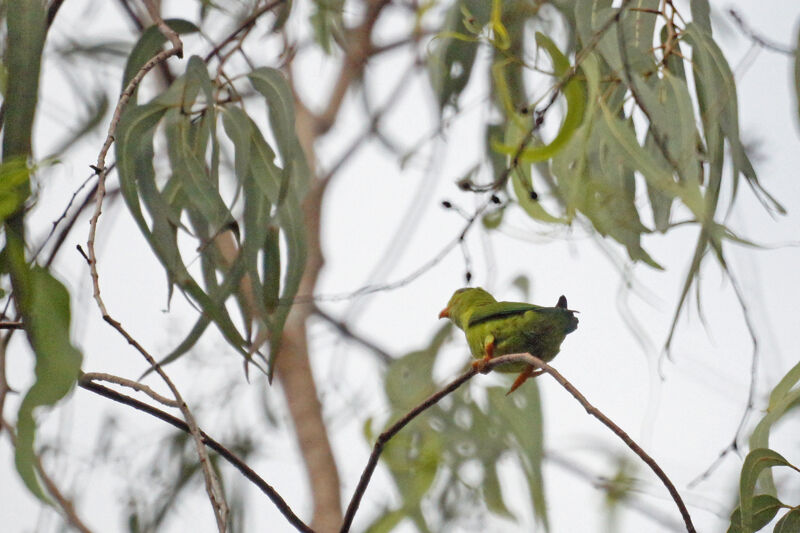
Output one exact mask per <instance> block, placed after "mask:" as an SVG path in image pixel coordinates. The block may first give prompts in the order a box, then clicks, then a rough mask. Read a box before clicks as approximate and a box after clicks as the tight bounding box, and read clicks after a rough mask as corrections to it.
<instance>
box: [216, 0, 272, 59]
mask: <svg viewBox="0 0 800 533" xmlns="http://www.w3.org/2000/svg"><path fill="white" fill-rule="evenodd" d="M284 1H285V0H273V1H272V2H267V3H266V4H264V5H263V6H261V7H260V8H258V9H256V10H255V11H253V13H252V14H251V15H250V16H249V17H247V18H246V19H244V20H243V21H242V23H241V24H239V26H238V27H237V28H236V29H235V30H233V31H232V32H230V33H229V34H228V36H227V37H225V38H224V39H223V40H222V41H220V43H219V44H218V45H217V46H215V47H214V48H213V49H212V50H211V51H210V52H209V53H207V54H206V56H205V57H204V58H203V61H204V62H206V63H208V62H209V61H211V58H212V57H214V56H215V55H218V54H219V52H220V50H222V49H223V48H224V47H225V46H226V45H227V44H228V43H230V42H231V41H233V40H234V39H236V36H237V35H239V33H240V32H242V31H244V30H246V29H248V28H250V27H251V26H253V25H254V24H255V23H256V21H258V19H259V18H260V17H261V15H263V14H264V13H266V12H267V11H271V10H273V9H275V8H276V7H278V6H279V5H281V4H282V3H283V2H284Z"/></svg>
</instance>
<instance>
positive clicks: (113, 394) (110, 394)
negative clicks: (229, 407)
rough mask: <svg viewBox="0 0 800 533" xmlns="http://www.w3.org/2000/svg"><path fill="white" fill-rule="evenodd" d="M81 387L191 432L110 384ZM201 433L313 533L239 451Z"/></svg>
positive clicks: (83, 380) (297, 524)
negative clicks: (238, 453) (111, 387)
mask: <svg viewBox="0 0 800 533" xmlns="http://www.w3.org/2000/svg"><path fill="white" fill-rule="evenodd" d="M78 386H79V387H81V388H82V389H86V390H88V391H91V392H94V393H95V394H99V395H100V396H104V397H105V398H108V399H110V400H113V401H115V402H119V403H121V404H125V405H129V406H131V407H133V408H134V409H137V410H139V411H142V412H144V413H147V414H149V415H152V416H154V417H156V418H158V419H160V420H163V421H164V422H166V423H168V424H170V425H172V426H174V427H176V428H178V429H180V430H181V431H184V432H186V433H191V431H190V430H189V426H188V425H187V424H186V422H184V421H183V420H181V419H180V418H177V417H175V416H172V415H170V414H169V413H165V412H164V411H162V410H160V409H158V408H156V407H153V406H151V405H148V404H146V403H144V402H141V401H139V400H136V399H134V398H131V397H130V396H126V395H124V394H120V393H119V392H117V391H115V390H112V389H109V388H108V387H104V386H103V385H100V384H98V383H95V382H93V381H91V380H88V379H86V376H85V375H84V376H83V377H81V378H80V379H79V380H78ZM200 436H201V438H202V441H203V444H204V445H206V446H208V447H209V448H211V449H212V450H214V451H215V452H217V453H218V454H219V455H220V456H221V457H222V458H223V459H225V460H226V461H228V463H230V464H231V466H233V467H234V468H236V469H237V470H238V471H239V472H241V473H242V474H243V475H244V477H246V478H247V479H248V480H250V481H251V482H252V483H253V484H254V485H255V486H257V487H258V488H259V489H260V490H261V492H263V493H264V494H266V495H267V497H268V498H269V499H270V500H272V502H273V503H274V504H275V506H276V507H277V508H278V510H279V511H280V512H281V514H282V515H283V516H284V517H286V520H288V521H289V523H290V524H292V525H293V526H294V527H295V529H297V530H298V531H302V532H304V533H313V530H312V529H311V528H310V527H308V526H307V525H306V524H305V523H304V522H303V521H302V520H301V519H300V518H299V517H298V516H297V515H296V514H295V513H294V511H292V509H291V507H289V504H287V503H286V501H285V500H284V499H283V498H282V497H281V495H280V494H279V493H278V491H276V490H275V489H274V488H273V487H272V486H271V485H270V484H269V483H267V482H266V481H264V479H262V478H261V477H260V476H259V475H258V474H256V473H255V471H254V470H253V469H252V468H250V467H249V466H248V465H247V463H246V462H245V461H244V460H242V459H240V458H239V457H238V456H237V455H236V454H235V453H233V452H232V451H230V450H229V449H227V448H226V447H225V446H223V445H222V444H220V443H219V442H217V441H216V440H214V439H213V438H211V437H209V436H208V434H206V433H205V432H204V431H202V430H201V431H200Z"/></svg>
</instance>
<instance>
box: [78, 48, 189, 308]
mask: <svg viewBox="0 0 800 533" xmlns="http://www.w3.org/2000/svg"><path fill="white" fill-rule="evenodd" d="M181 55H183V49H182V48H170V49H169V50H163V51H161V52H159V53H158V54H156V55H155V56H153V57H152V58H151V59H150V60H149V61H147V62H146V63H145V64H144V65H143V66H142V68H140V69H139V72H137V73H136V75H134V77H133V78H132V79H131V81H130V82H129V83H128V85H127V87H125V90H123V91H122V93H121V94H120V96H119V100H118V101H117V106H116V108H114V114H113V116H112V117H111V124H109V126H108V134H107V135H106V140H105V142H103V146H102V148H101V149H100V153H99V154H98V155H97V163H96V164H95V165H94V166H93V167H92V168H93V169H94V171H95V172H96V173H97V192H96V194H95V210H94V214H93V215H92V218H91V219H90V221H89V238H88V239H87V241H86V247H87V249H88V254H89V270H90V273H91V276H92V284H93V286H94V292H93V296H94V299H95V301H96V302H97V305H98V307H99V308H100V312H101V313H102V314H103V316H104V317H105V316H108V311H107V310H106V306H105V303H104V302H103V299H102V297H101V296H100V280H99V276H98V274H97V255H96V254H95V250H94V242H95V239H96V236H97V222H98V220H99V219H100V214H101V213H102V212H103V198H104V197H105V194H106V176H107V175H108V171H109V168H107V167H106V155H107V154H108V151H109V149H110V148H111V145H112V144H113V142H114V134H115V133H116V131H117V126H118V125H119V120H120V118H121V117H122V111H123V110H124V109H125V106H126V105H127V104H128V101H129V100H130V99H131V96H132V95H133V93H134V91H135V90H136V88H137V87H138V86H139V84H140V83H141V81H142V79H144V77H145V75H146V74H147V73H148V72H150V71H151V70H152V69H153V67H155V66H156V65H158V64H159V63H162V62H164V61H166V60H167V59H169V58H170V57H172V56H181Z"/></svg>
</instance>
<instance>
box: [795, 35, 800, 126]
mask: <svg viewBox="0 0 800 533" xmlns="http://www.w3.org/2000/svg"><path fill="white" fill-rule="evenodd" d="M796 43H797V46H796V48H795V50H794V98H795V107H796V108H797V121H798V122H797V123H798V126H800V28H798V30H797V41H796Z"/></svg>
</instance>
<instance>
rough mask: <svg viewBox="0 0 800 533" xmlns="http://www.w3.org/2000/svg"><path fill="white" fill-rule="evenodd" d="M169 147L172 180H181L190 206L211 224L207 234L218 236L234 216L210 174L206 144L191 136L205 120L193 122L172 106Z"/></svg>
mask: <svg viewBox="0 0 800 533" xmlns="http://www.w3.org/2000/svg"><path fill="white" fill-rule="evenodd" d="M164 121H165V131H166V138H167V147H168V152H169V159H170V164H171V166H172V172H173V179H178V180H179V181H180V183H181V185H182V190H183V191H184V193H185V195H186V199H187V200H188V202H189V206H190V207H192V208H195V209H197V211H198V213H199V214H200V215H201V217H202V220H203V222H204V223H205V224H207V225H210V230H209V231H208V236H204V237H210V236H213V235H216V234H217V233H219V232H220V230H222V229H223V228H226V227H228V226H230V225H231V224H232V223H233V216H232V215H231V213H230V210H229V209H228V206H227V205H225V201H224V200H223V199H222V196H220V192H219V184H218V183H215V182H214V180H213V178H212V177H211V176H210V175H209V173H208V166H207V165H206V162H205V160H204V158H202V157H201V156H200V154H203V155H204V154H205V151H206V150H205V149H206V143H201V146H199V148H198V149H195V148H194V147H193V146H192V139H193V137H195V136H196V135H198V131H197V130H198V129H201V128H202V126H203V122H202V121H201V122H193V121H192V120H191V119H190V117H189V116H188V115H185V114H184V113H183V112H181V111H180V110H179V109H176V108H173V109H170V110H169V111H167V113H166V114H165V115H164Z"/></svg>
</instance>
